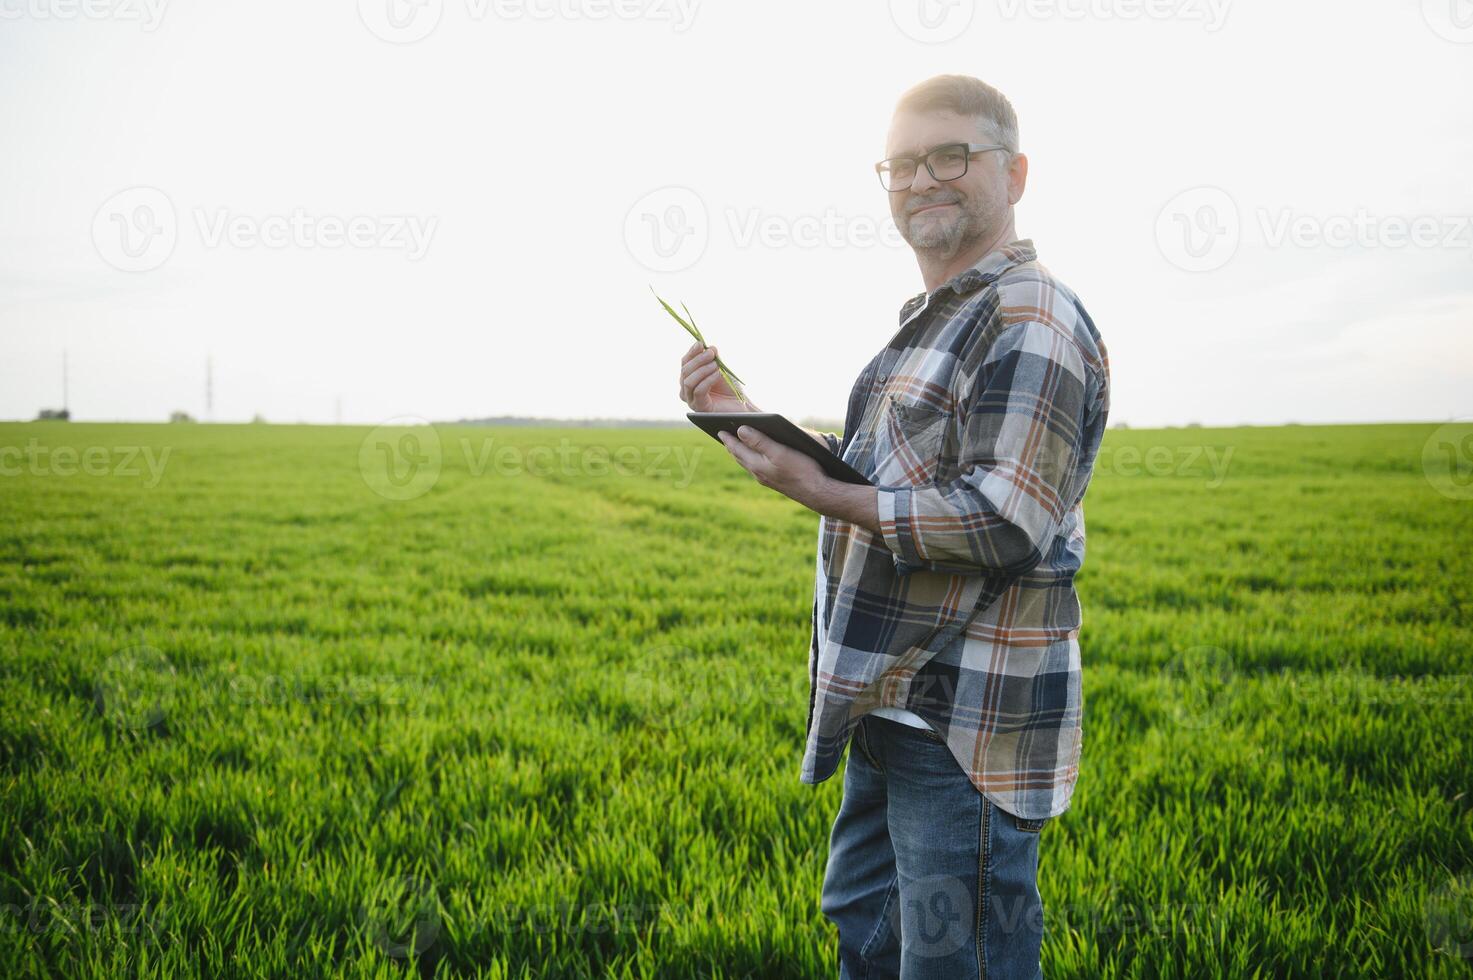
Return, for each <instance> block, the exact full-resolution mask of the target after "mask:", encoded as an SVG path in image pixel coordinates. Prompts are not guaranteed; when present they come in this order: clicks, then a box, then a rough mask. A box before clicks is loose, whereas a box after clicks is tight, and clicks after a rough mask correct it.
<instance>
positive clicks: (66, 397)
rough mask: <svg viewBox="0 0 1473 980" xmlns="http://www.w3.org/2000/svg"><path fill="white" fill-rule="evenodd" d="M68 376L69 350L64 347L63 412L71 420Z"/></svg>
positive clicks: (62, 377) (62, 360)
mask: <svg viewBox="0 0 1473 980" xmlns="http://www.w3.org/2000/svg"><path fill="white" fill-rule="evenodd" d="M67 374H68V372H67V349H66V348H65V347H63V348H62V349H61V410H62V412H64V413H65V414H66V417H67V418H71V416H72V406H71V390H70V389H71V384H70V380H71V379H70V378H68V377H67Z"/></svg>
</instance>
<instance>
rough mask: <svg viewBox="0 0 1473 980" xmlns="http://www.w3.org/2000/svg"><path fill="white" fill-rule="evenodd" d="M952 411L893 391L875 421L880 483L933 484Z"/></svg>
mask: <svg viewBox="0 0 1473 980" xmlns="http://www.w3.org/2000/svg"><path fill="white" fill-rule="evenodd" d="M950 419H951V413H950V412H948V411H946V410H944V409H940V408H937V407H935V406H934V405H927V404H923V403H921V402H913V401H908V400H906V399H904V398H902V397H901V396H899V395H897V394H894V393H891V394H889V395H887V396H886V397H885V403H884V406H883V407H882V408H881V410H880V414H879V417H878V419H877V420H876V424H875V446H874V473H873V475H872V477H871V479H872V480H873V481H874V482H875V483H876V484H877V485H879V486H889V487H894V486H912V487H920V486H929V485H930V484H932V483H934V482H935V480H936V472H937V467H938V464H939V462H940V456H941V447H942V445H943V443H944V441H945V438H946V429H947V424H948V422H949V420H950Z"/></svg>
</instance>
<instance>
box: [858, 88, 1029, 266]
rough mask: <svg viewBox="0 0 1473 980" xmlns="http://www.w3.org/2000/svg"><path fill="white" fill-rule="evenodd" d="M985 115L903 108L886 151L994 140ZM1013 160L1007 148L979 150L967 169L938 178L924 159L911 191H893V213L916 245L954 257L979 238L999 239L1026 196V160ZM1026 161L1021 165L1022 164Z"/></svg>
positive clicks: (904, 152)
mask: <svg viewBox="0 0 1473 980" xmlns="http://www.w3.org/2000/svg"><path fill="white" fill-rule="evenodd" d="M979 123H980V120H978V119H976V118H973V117H968V116H958V115H956V114H955V113H953V112H925V113H911V112H901V113H897V114H896V115H895V118H894V119H893V120H892V121H891V123H890V134H889V136H888V138H887V139H886V141H885V156H886V158H889V157H898V156H911V157H918V158H919V157H921V156H923V155H924V154H925V153H926V152H927V151H928V150H931V149H934V148H935V147H937V146H939V145H941V144H942V143H991V142H992V139H991V138H990V137H989V136H986V135H984V134H983V132H982V130H981V126H980V125H979ZM1016 160H1017V161H1018V162H1015V163H1014V164H1013V165H1011V166H1010V165H1009V163H1008V154H1007V153H1006V152H1005V151H1003V150H993V151H991V152H988V153H979V154H977V155H976V156H973V157H972V158H971V159H970V160H969V161H968V162H967V172H966V174H964V175H963V176H961V177H958V178H957V179H955V180H943V181H938V180H936V179H935V178H934V177H932V176H931V174H930V171H928V170H927V169H926V167H925V165H924V164H922V165H921V166H919V167H918V168H917V169H916V176H915V182H914V183H913V184H911V186H910V188H909V189H908V190H903V191H894V192H891V193H890V195H889V197H890V215H891V217H893V218H894V219H895V224H896V227H898V228H899V229H900V234H901V237H903V238H904V239H905V240H906V241H907V242H909V243H910V246H911V248H913V249H916V250H917V251H920V250H922V249H928V250H934V251H936V252H938V253H940V254H942V255H945V256H948V257H949V256H951V255H955V254H957V253H958V252H960V251H961V250H962V249H963V248H966V247H968V246H970V245H972V244H974V243H975V242H977V241H980V240H988V241H990V240H991V239H992V238H995V237H996V236H997V235H998V234H999V233H1000V232H1001V231H1002V229H1003V228H1005V227H1006V226H1007V221H1008V213H1009V209H1010V208H1011V207H1012V205H1013V203H1014V202H1016V201H1017V200H1018V198H1019V197H1020V196H1022V192H1023V180H1022V178H1023V175H1025V174H1026V173H1027V164H1026V160H1025V159H1024V158H1023V156H1022V155H1021V154H1019V155H1018V157H1017V158H1016ZM1020 164H1021V165H1020Z"/></svg>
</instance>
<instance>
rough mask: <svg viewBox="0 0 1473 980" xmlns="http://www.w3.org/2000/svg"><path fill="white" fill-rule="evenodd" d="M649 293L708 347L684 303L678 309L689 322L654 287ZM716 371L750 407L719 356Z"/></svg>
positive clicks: (746, 398) (697, 339)
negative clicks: (682, 311) (683, 311)
mask: <svg viewBox="0 0 1473 980" xmlns="http://www.w3.org/2000/svg"><path fill="white" fill-rule="evenodd" d="M650 292H651V293H654V296H655V299H659V300H660V305H661V306H663V307H665V312H666V313H669V314H670V315H671V316H673V317H674V318H675V322H676V323H678V324H680V325H681V326H682V327H684V328H685V332H686V333H688V334H690V335H691V336H692V337H694V338H695V339H696V342H697V343H698V344H700V345H701V346H702V347H706V346H708V345H707V344H706V338H705V337H702V336H701V331H700V330H699V329H698V328H697V327H696V318H695V317H694V316H692V315H691V312H690V308H689V307H687V306H686V305H685V304H684V303H681V304H680V308H681V309H682V310H685V316H686V317H689V318H690V319H689V321H687V320H686V319H685V318H684V317H682V316H681V315H680V314H679V313H676V312H675V310H674V308H673V307H671V305H670V304H669V303H667V302H665V301H664V300H663V299H660V294H659V293H656V292H655V287H654V286H651V287H650ZM716 369H717V370H718V371H720V372H721V376H722V377H723V378H725V379H726V383H727V384H728V385H730V386H731V390H732V391H734V392H736V396H737V397H738V398H740V399H741V400H742V401H743V402H744V403H745V404H747V405H751V404H752V400H751V399H749V398H748V397H747V393H746V392H745V391H743V390H742V388H741V385H742V384H743V383H744V382H743V381H742V379H741V378H738V377H737V376H736V373H735V372H734V371H732V370H731V368H729V367H727V366H726V362H725V361H723V360H722V359H721V355H720V354H717V355H716Z"/></svg>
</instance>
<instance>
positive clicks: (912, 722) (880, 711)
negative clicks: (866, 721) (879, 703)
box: [870, 707, 935, 731]
mask: <svg viewBox="0 0 1473 980" xmlns="http://www.w3.org/2000/svg"><path fill="white" fill-rule="evenodd" d="M870 714H872V715H877V716H879V717H881V718H889V719H890V720H891V721H898V722H900V723H901V724H902V725H909V726H910V727H911V728H931V723H930V722H928V721H926V719H924V718H922V717H921V716H920V715H918V714H916V713H915V712H914V711H906V710H905V709H904V708H891V707H883V708H876V709H874V710H873V711H871V712H870ZM932 731H935V729H932Z"/></svg>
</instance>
